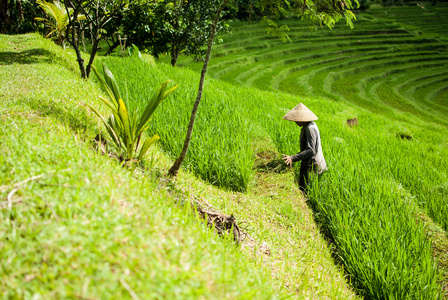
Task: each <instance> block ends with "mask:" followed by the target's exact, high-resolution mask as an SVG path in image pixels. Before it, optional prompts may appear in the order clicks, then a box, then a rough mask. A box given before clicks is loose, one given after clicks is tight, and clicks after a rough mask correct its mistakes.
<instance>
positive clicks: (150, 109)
mask: <svg viewBox="0 0 448 300" xmlns="http://www.w3.org/2000/svg"><path fill="white" fill-rule="evenodd" d="M169 82H170V81H169V80H168V81H165V82H164V83H162V84H161V85H160V87H159V89H158V90H157V91H156V92H155V93H154V95H153V96H152V97H151V99H150V100H149V102H148V104H147V105H146V108H145V111H144V112H143V114H142V116H141V118H140V122H139V124H138V126H137V131H136V132H137V134H140V133H141V132H142V130H143V128H144V127H145V126H146V124H148V122H149V119H150V118H151V115H152V114H153V113H154V111H155V110H156V108H157V106H159V104H160V102H161V101H162V100H163V99H165V98H166V97H167V96H168V95H169V94H171V93H172V92H173V91H174V90H175V89H176V88H177V87H178V85H176V86H175V87H173V88H171V89H169V90H168V91H166V92H165V89H166V86H167V85H168V83H169Z"/></svg>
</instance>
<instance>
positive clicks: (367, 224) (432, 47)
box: [178, 6, 448, 299]
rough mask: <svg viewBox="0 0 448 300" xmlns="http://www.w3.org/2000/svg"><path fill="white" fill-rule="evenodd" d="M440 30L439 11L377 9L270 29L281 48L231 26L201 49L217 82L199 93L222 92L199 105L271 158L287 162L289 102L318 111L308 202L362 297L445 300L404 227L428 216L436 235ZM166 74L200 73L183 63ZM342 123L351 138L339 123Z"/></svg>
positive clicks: (427, 257) (443, 209) (261, 29)
mask: <svg viewBox="0 0 448 300" xmlns="http://www.w3.org/2000/svg"><path fill="white" fill-rule="evenodd" d="M447 22H448V6H441V7H433V6H428V7H425V8H424V9H423V8H421V7H419V6H413V7H400V8H395V7H392V8H379V7H377V8H373V9H370V10H368V11H367V12H364V13H362V14H359V15H358V20H357V21H356V23H355V29H353V30H351V29H349V28H348V27H346V26H345V25H344V24H339V25H337V26H336V27H335V28H334V29H333V30H327V29H319V30H316V31H312V30H310V26H309V24H306V23H303V22H299V21H297V20H286V21H281V22H280V23H282V24H287V25H288V26H289V28H290V29H291V31H290V33H289V36H290V38H291V42H287V43H282V42H281V40H279V39H278V38H277V37H273V36H268V35H266V28H265V24H252V25H248V24H245V23H242V22H240V23H237V24H234V26H233V32H232V34H230V35H226V36H223V40H224V42H223V43H222V44H218V45H216V46H215V48H214V50H213V58H212V60H211V62H210V65H209V72H210V74H211V76H212V77H213V78H214V79H218V80H221V81H218V80H216V81H215V80H209V82H208V84H209V88H210V89H212V86H213V85H215V86H216V87H217V89H218V90H219V91H226V92H227V94H226V95H224V96H223V97H221V98H219V97H216V96H214V95H213V96H211V97H210V98H212V99H215V100H214V101H217V100H220V99H226V100H225V101H226V103H228V104H227V105H229V103H231V104H230V107H232V109H235V110H236V112H237V113H234V114H232V115H228V114H225V113H224V114H225V115H227V116H229V117H230V118H237V117H238V118H240V117H241V118H243V119H250V121H251V122H249V123H247V124H256V125H254V127H248V125H245V127H241V129H239V130H232V132H236V133H238V134H240V132H242V131H243V132H247V133H248V134H249V137H248V139H249V140H251V141H253V140H257V139H259V138H260V136H263V138H265V139H266V135H267V136H268V137H269V139H270V140H271V141H272V143H273V144H274V145H275V149H276V153H277V154H280V153H287V154H292V153H296V152H297V150H298V149H299V145H298V139H297V134H298V131H297V128H296V127H294V128H293V126H292V125H291V124H287V122H281V116H282V115H283V114H284V113H285V112H286V111H287V110H288V109H290V108H291V107H293V106H294V105H295V104H297V103H299V102H304V103H305V104H306V105H307V106H308V107H310V108H311V110H313V111H317V112H319V118H320V119H319V120H318V123H319V128H320V129H321V135H322V146H323V149H324V155H325V156H326V159H327V163H328V165H329V171H328V172H327V173H326V174H325V175H324V177H323V178H324V179H323V182H322V184H321V182H319V186H318V188H315V187H316V186H313V188H312V189H311V192H310V194H309V198H310V204H311V205H312V206H314V208H315V211H316V218H317V219H318V220H319V222H320V224H321V225H322V228H323V230H324V231H326V232H327V233H328V235H329V236H330V237H331V238H332V241H333V243H334V245H335V246H336V249H337V250H336V252H337V257H338V258H339V259H340V260H341V261H342V262H343V264H344V267H345V268H346V270H347V273H348V274H350V276H351V280H352V283H353V285H354V286H355V287H356V288H357V289H359V290H360V294H361V295H364V296H366V297H367V298H369V299H386V298H388V299H437V298H447V297H448V292H447V291H448V284H447V282H448V275H447V274H448V267H447V265H446V258H445V259H441V257H439V256H438V254H434V253H435V252H436V250H434V248H435V247H434V245H433V244H432V241H431V239H430V238H428V233H427V232H426V228H427V227H426V221H425V222H421V221H420V219H419V217H417V218H416V216H419V215H421V214H424V215H426V216H429V218H430V219H431V220H432V221H433V222H434V223H436V224H437V226H440V228H441V231H442V232H443V231H444V232H445V237H446V233H447V232H448V217H447V216H448V205H447V199H448V185H447V182H448V177H447V173H446V171H447V170H448V161H447V159H446V157H448V154H447V153H448V139H447V136H448V134H447V129H448V127H447V126H448V68H447V67H448V39H447V37H446V28H447V24H446V23H447ZM178 66H184V67H188V68H191V69H193V70H195V71H198V70H200V68H201V64H199V63H197V62H194V60H192V59H190V58H182V59H181V60H180V61H179V62H178ZM222 81H227V82H229V83H231V84H228V83H223V82H222ZM241 85H243V86H244V85H245V86H250V87H246V89H244V88H241ZM260 90H265V91H269V92H265V93H263V92H261V91H260ZM209 93H211V92H209ZM182 98H184V97H182ZM202 109H204V110H207V108H205V105H204V106H203V108H202ZM353 117H357V118H358V120H359V126H356V127H353V128H352V127H349V126H347V125H346V124H345V123H346V120H347V119H349V118H353ZM212 123H213V124H220V122H218V121H217V122H212ZM221 124H222V123H221ZM289 125H291V126H289ZM258 127H259V128H258ZM257 128H258V129H257ZM254 129H255V130H254ZM256 132H260V134H259V136H258V135H257V134H256ZM397 137H398V138H397ZM400 137H401V138H400ZM406 137H407V138H406ZM229 140H230V139H229ZM227 152H228V151H227ZM246 152H249V150H248V151H246ZM246 152H244V153H246ZM241 153H243V151H241ZM234 155H235V156H237V154H234ZM224 156H225V155H224ZM247 165H248V167H246V169H247V170H249V168H250V166H249V165H250V164H249V163H248V164H247ZM424 218H427V217H424ZM429 218H428V219H429ZM432 221H431V222H432ZM429 235H430V234H429ZM444 252H446V251H444ZM441 261H442V263H438V262H441ZM443 262H444V263H443ZM440 283H441V285H442V291H440V290H439V288H440V286H439V284H440Z"/></svg>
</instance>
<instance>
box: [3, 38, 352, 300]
mask: <svg viewBox="0 0 448 300" xmlns="http://www.w3.org/2000/svg"><path fill="white" fill-rule="evenodd" d="M0 43H1V44H0V49H1V52H0V64H1V65H0V79H1V85H0V86H1V88H0V96H1V99H2V100H1V101H0V103H1V106H0V110H1V116H0V117H1V123H0V124H1V125H0V140H1V144H2V148H1V150H0V166H1V169H0V170H1V171H0V176H1V177H0V178H1V183H0V193H1V199H2V200H1V202H0V204H1V208H0V209H1V210H0V220H1V223H0V226H1V230H0V232H1V234H0V256H1V258H2V260H1V273H0V278H1V281H0V282H1V284H0V294H1V295H2V296H3V297H18V298H31V297H33V296H39V295H40V296H41V298H87V299H90V298H110V297H118V298H129V297H134V296H135V295H138V296H139V297H141V298H150V297H156V298H173V297H181V298H187V297H199V296H202V297H205V298H214V297H216V295H219V297H220V298H232V299H234V298H243V297H249V298H272V297H274V298H275V297H277V296H280V295H285V294H289V293H293V296H299V297H302V296H308V297H311V298H313V299H315V298H319V297H322V298H341V299H347V298H353V297H354V296H353V292H352V291H351V290H350V288H349V287H347V285H346V283H345V281H344V278H343V276H342V275H341V272H340V271H339V270H338V269H337V268H336V267H334V265H333V262H332V259H331V258H330V255H329V252H328V249H327V246H326V243H325V242H324V240H323V239H322V237H321V236H320V235H319V233H318V232H317V229H316V227H315V225H314V223H313V220H312V215H311V213H310V211H309V209H308V208H307V206H306V205H305V203H304V201H303V199H301V198H297V197H296V195H297V194H298V191H297V187H295V186H294V185H293V184H292V182H291V180H290V177H289V176H290V175H288V174H283V175H279V176H283V177H281V178H270V177H269V176H276V175H272V174H268V175H259V176H258V177H257V179H256V180H257V181H256V184H257V183H258V184H260V185H262V187H263V189H258V188H256V184H255V185H254V188H253V190H251V191H249V192H248V193H246V194H239V193H228V192H224V191H222V190H219V189H217V188H214V187H211V186H209V185H207V184H205V183H203V182H201V181H199V180H197V179H195V178H194V177H193V176H192V175H190V174H188V173H184V172H182V173H181V174H180V176H179V178H178V180H177V182H176V186H177V187H176V190H177V191H178V192H177V193H181V194H183V195H195V197H197V198H199V199H201V200H202V201H204V202H211V203H214V204H215V206H216V207H217V208H219V209H221V210H222V211H223V212H226V213H232V212H238V218H240V219H241V218H242V219H244V220H246V221H247V222H248V227H249V228H250V234H251V239H248V241H249V242H247V243H246V246H244V247H243V249H245V250H244V251H241V250H239V249H238V248H237V247H234V246H233V243H232V242H231V241H228V240H227V239H222V238H218V237H216V236H215V234H214V233H213V231H211V230H209V229H207V228H206V227H205V226H203V225H202V224H199V223H198V222H197V221H196V220H195V218H194V217H192V216H190V215H189V213H188V212H186V211H184V210H183V209H180V208H178V207H177V206H176V205H174V204H173V202H174V200H173V196H172V194H173V190H172V188H167V187H164V186H163V185H160V184H159V182H157V180H156V179H154V178H152V177H151V176H147V175H145V174H136V175H135V176H131V175H130V174H129V173H128V172H127V171H126V170H123V169H122V168H120V167H118V166H117V165H116V164H115V163H114V162H112V161H110V160H109V159H107V158H105V157H103V156H101V155H97V154H96V153H94V151H92V150H91V143H90V142H89V140H90V139H91V138H92V137H93V135H94V134H95V131H96V130H97V128H98V125H97V122H96V120H95V119H94V118H93V117H92V116H91V114H90V113H89V112H88V111H87V109H86V107H85V106H83V105H82V103H90V104H94V105H95V104H96V105H98V100H97V99H96V95H97V94H98V93H99V90H98V88H97V87H96V86H94V85H93V84H91V83H90V82H85V81H82V80H80V79H79V78H78V77H77V75H76V66H75V65H74V64H73V62H74V56H73V55H72V54H70V52H69V51H66V52H63V51H62V50H60V49H59V48H57V47H55V46H54V45H52V44H51V43H50V42H49V41H44V40H42V39H41V38H40V37H37V36H35V35H25V36H14V37H9V36H1V39H0ZM151 155H152V156H153V157H154V158H155V159H156V160H159V163H158V165H157V166H158V168H159V171H161V172H165V171H166V168H167V167H168V166H169V161H168V160H167V159H166V158H165V157H164V156H163V154H162V153H161V152H159V151H157V149H156V148H154V149H152V153H151ZM151 155H150V156H151ZM34 176H39V177H34ZM285 176H286V177H285ZM27 180H29V181H27ZM279 181H280V182H282V183H281V184H277V185H275V184H273V183H272V182H279ZM9 204H10V205H11V208H9ZM242 205H243V207H244V209H241V206H242ZM273 207H274V208H275V209H272V208H273ZM261 215H263V217H260V216H261ZM262 253H264V254H262ZM134 293H135V294H134Z"/></svg>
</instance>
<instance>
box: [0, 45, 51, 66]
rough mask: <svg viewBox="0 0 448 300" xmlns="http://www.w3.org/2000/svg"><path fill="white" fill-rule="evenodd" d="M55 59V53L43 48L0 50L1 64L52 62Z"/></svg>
mask: <svg viewBox="0 0 448 300" xmlns="http://www.w3.org/2000/svg"><path fill="white" fill-rule="evenodd" d="M54 60H55V55H54V54H53V53H52V52H50V51H48V50H46V49H42V48H34V49H29V50H24V51H20V52H12V51H4V52H0V64H1V65H12V64H28V65H29V64H39V63H51V62H53V61H54Z"/></svg>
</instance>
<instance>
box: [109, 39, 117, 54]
mask: <svg viewBox="0 0 448 300" xmlns="http://www.w3.org/2000/svg"><path fill="white" fill-rule="evenodd" d="M118 45H120V41H119V40H116V41H114V42H113V43H112V45H111V46H109V50H107V52H106V55H110V54H112V52H113V51H114V50H115V49H116V48H117V47H118Z"/></svg>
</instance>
